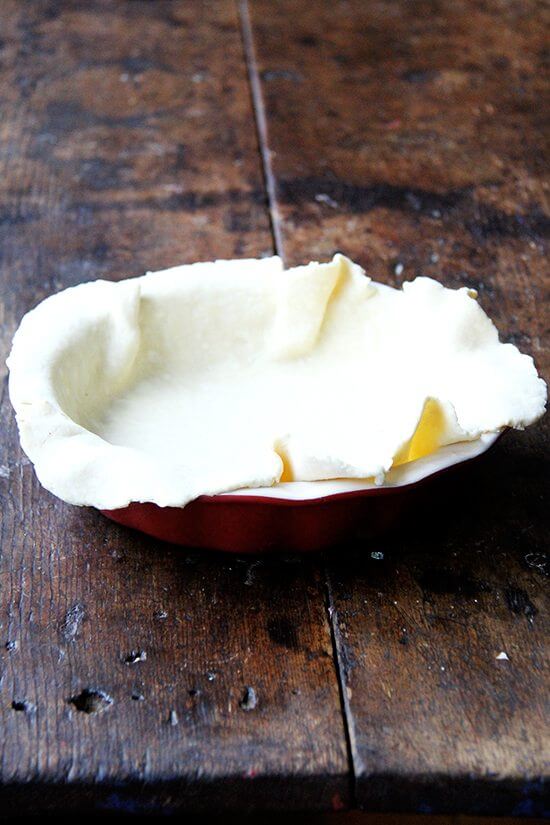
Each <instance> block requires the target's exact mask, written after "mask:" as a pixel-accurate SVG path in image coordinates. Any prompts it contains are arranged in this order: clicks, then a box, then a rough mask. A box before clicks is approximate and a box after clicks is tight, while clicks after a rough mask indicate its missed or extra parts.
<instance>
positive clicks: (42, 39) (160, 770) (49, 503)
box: [0, 0, 349, 813]
mask: <svg viewBox="0 0 550 825" xmlns="http://www.w3.org/2000/svg"><path fill="white" fill-rule="evenodd" d="M1 57H2V64H1V66H2V68H1V71H2V74H1V83H0V88H1V94H2V115H3V116H2V122H1V124H0V131H1V140H0V152H1V160H0V193H1V194H0V198H1V199H0V233H1V249H2V267H1V278H2V281H1V284H2V285H1V301H0V312H1V313H2V318H1V320H2V326H1V354H0V364H2V365H3V364H4V360H5V356H6V355H7V352H8V350H9V346H10V341H11V336H12V334H13V332H14V330H15V327H16V325H17V323H18V321H19V319H20V317H21V316H22V314H23V313H24V312H25V311H26V310H28V309H30V308H31V307H32V306H33V305H35V304H36V303H37V302H38V301H39V300H40V299H41V298H43V297H44V296H46V295H47V294H49V293H51V292H52V291H55V290H57V289H60V288H62V287H66V286H69V285H72V284H76V283H78V282H80V281H82V280H86V279H92V278H96V277H103V278H107V279H118V278H122V277H128V276H131V275H137V274H141V273H142V272H143V271H144V270H145V269H146V268H151V269H156V268H161V267H164V266H168V265H172V264H175V263H179V262H185V261H192V260H196V259H211V258H214V257H234V256H246V255H249V256H250V255H261V254H265V253H271V251H272V241H271V234H270V229H269V220H268V215H267V211H266V207H265V194H264V188H263V184H262V178H261V168H260V162H259V155H258V150H257V144H256V137H255V130H254V120H253V114H252V109H251V104H250V97H249V89H248V83H247V76H246V67H245V62H244V58H243V51H242V45H241V36H240V31H239V22H238V16H237V13H236V9H235V7H234V4H233V3H232V2H229V0H219V2H216V3H215V4H201V3H193V4H188V3H185V2H179V1H178V2H163V1H162V0H160V1H159V2H155V3H147V2H139V0H137V1H136V0H132V2H130V0H128V2H121V0H116V1H115V0H112V1H111V2H109V0H94V2H89V3H86V4H82V3H79V2H76V0H75V2H70V0H66V2H61V3H57V2H56V3H50V2H45V1H44V2H42V0H39V2H15V1H14V2H11V0H6V2H4V3H3V4H2V55H1ZM0 369H1V370H2V373H1V378H2V413H1V422H2V423H1V428H2V429H1V432H2V437H1V441H0V495H1V501H2V503H1V560H0V565H1V566H0V584H1V595H0V599H1V605H0V628H1V636H0V639H1V641H2V647H1V652H0V661H1V665H0V667H1V671H0V673H1V691H0V719H1V721H0V724H1V729H2V735H1V736H0V750H1V761H0V781H1V788H0V799H1V802H0V807H1V808H2V812H3V813H8V812H15V811H17V812H19V811H20V810H23V809H31V810H33V811H34V812H35V813H36V812H37V811H38V810H43V809H45V808H47V809H55V808H56V807H59V806H61V807H62V808H63V809H64V810H68V809H71V810H73V809H76V808H81V807H87V808H88V809H90V808H93V807H95V806H99V807H100V808H102V809H103V810H108V809H112V810H115V811H120V810H123V811H136V810H145V811H152V810H157V809H162V810H165V811H173V810H176V809H178V808H186V809H187V808H201V807H202V808H209V809H212V808H219V807H225V808H232V807H233V808H239V809H243V808H247V807H250V806H254V805H260V804H270V805H271V806H272V807H279V808H285V807H287V808H292V807H301V808H305V807H307V808H317V807H330V806H331V805H335V806H339V805H344V804H346V803H347V801H348V792H349V789H348V759H347V753H346V742H345V737H344V729H343V722H342V714H341V708H340V700H339V693H338V682H337V678H336V672H335V666H334V662H333V656H332V645H331V635H330V627H329V624H328V621H327V617H326V610H325V603H324V593H325V590H324V581H323V579H322V577H321V575H320V572H319V569H318V563H316V562H314V561H304V562H302V561H298V560H293V559H283V560H280V561H273V562H267V561H266V562H259V561H257V562H256V561H252V562H251V561H250V560H248V561H247V562H246V563H245V562H242V561H240V560H239V559H232V558H227V557H223V558H221V557H218V556H215V555H212V554H206V553H203V554H199V553H195V554H193V553H187V552H185V551H183V550H181V549H178V548H172V547H169V546H163V545H161V544H160V543H158V542H155V541H153V540H149V539H147V538H145V537H140V536H139V535H138V534H135V533H132V532H130V531H126V530H124V529H122V528H119V527H117V526H115V525H114V524H112V523H110V522H108V521H107V520H106V519H104V518H103V517H102V516H100V515H99V514H98V513H95V512H94V511H92V510H87V509H82V510H79V509H76V508H73V507H69V506H65V505H64V504H62V503H61V502H59V501H57V500H56V499H54V498H53V497H52V496H50V495H49V494H48V493H46V492H45V491H44V490H42V489H41V487H40V485H39V484H38V482H37V481H36V479H35V477H34V473H33V470H32V467H31V466H30V465H29V462H28V461H27V460H26V459H25V458H24V457H23V456H22V454H21V452H20V451H19V448H18V438H17V434H16V429H15V424H14V421H13V417H12V413H11V408H10V405H9V401H8V397H7V376H6V370H5V368H4V366H1V367H0Z"/></svg>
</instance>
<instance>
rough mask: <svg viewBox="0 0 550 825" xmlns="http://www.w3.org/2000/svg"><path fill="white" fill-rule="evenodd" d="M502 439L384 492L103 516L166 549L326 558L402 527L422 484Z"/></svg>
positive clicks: (312, 485)
mask: <svg viewBox="0 0 550 825" xmlns="http://www.w3.org/2000/svg"><path fill="white" fill-rule="evenodd" d="M497 438H498V435H495V434H491V435H488V436H482V438H481V439H479V440H478V441H476V442H469V443H463V444H455V445H452V446H450V447H445V448H443V449H441V450H438V452H437V453H436V454H434V455H432V456H427V457H426V458H423V459H419V460H418V461H415V462H412V463H411V464H407V465H402V466H401V467H398V468H395V469H394V470H392V471H391V472H390V473H389V474H388V477H387V480H386V482H385V484H384V485H383V486H379V487H377V486H376V485H374V484H372V483H370V482H368V481H365V480H351V479H349V480H344V479H342V480H336V481H315V482H298V483H286V484H279V485H277V486H276V487H271V488H262V489H258V490H240V491H236V492H232V493H224V494H222V495H217V496H201V497H200V498H198V499H196V500H195V501H192V502H191V503H190V504H188V505H187V506H186V507H159V506H157V505H156V504H151V503H147V502H145V503H139V502H134V503H132V504H130V505H129V506H128V507H124V508H122V509H120V510H104V511H103V513H104V514H105V515H106V516H107V517H108V518H110V519H112V520H113V521H116V522H118V523H119V524H123V525H125V526H127V527H133V528H135V529H137V530H141V531H142V532H143V533H147V534H148V535H150V536H154V537H155V538H157V539H162V540H163V541H169V542H172V543H174V544H182V545H186V546H188V547H203V548H209V549H212V550H222V551H226V552H230V553H269V552H275V551H281V550H284V551H285V552H291V553H296V552H298V553H302V552H310V551H314V550H324V549H326V548H328V547H331V546H334V545H335V544H337V543H338V542H340V541H343V540H345V539H346V538H349V537H350V536H353V535H354V534H357V532H358V531H360V532H361V534H362V535H372V536H374V535H380V534H382V533H384V532H385V531H386V530H388V529H389V528H391V527H394V526H396V525H397V524H398V523H399V522H400V520H401V518H402V517H403V514H404V512H405V511H406V510H407V509H409V507H410V506H411V504H413V503H414V501H415V494H416V492H417V489H418V488H419V487H420V486H422V487H423V486H424V485H423V484H422V482H424V481H426V480H428V479H430V478H433V477H434V476H436V475H438V474H440V473H441V472H443V471H446V470H449V469H450V468H451V467H456V466H457V465H459V464H462V463H463V462H465V461H469V460H472V459H474V458H476V457H478V456H480V455H482V454H483V453H484V452H486V451H487V450H488V449H489V447H490V446H492V444H494V442H495V441H496V440H497Z"/></svg>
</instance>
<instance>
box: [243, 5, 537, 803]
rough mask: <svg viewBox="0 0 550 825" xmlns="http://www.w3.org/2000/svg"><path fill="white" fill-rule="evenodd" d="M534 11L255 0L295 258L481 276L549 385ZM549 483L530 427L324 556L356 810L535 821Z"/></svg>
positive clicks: (278, 192)
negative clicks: (364, 537) (344, 257)
mask: <svg viewBox="0 0 550 825" xmlns="http://www.w3.org/2000/svg"><path fill="white" fill-rule="evenodd" d="M546 12H547V9H545V8H544V7H543V5H542V4H540V3H538V2H536V1H535V0H530V1H529V2H524V3H521V4H516V3H502V2H497V0H488V1H487V2H484V3H478V2H473V0H472V1H470V0H461V2H456V3H443V2H438V0H423V1H422V2H418V3H408V2H405V0H403V2H384V1H382V2H377V3H363V2H361V1H360V0H335V2H332V0H331V2H324V0H316V1H315V2H312V3H309V4H307V5H304V4H303V3H301V2H299V0H282V2H281V3H277V4H272V3H269V2H268V0H255V2H253V3H251V4H250V15H251V28H252V31H253V39H254V49H255V54H254V60H255V70H256V72H257V75H258V78H259V82H260V84H261V96H262V104H263V108H264V112H265V123H264V133H265V135H266V140H267V151H266V152H265V153H264V156H265V158H266V170H267V173H268V176H269V178H270V179H271V182H272V187H271V188H272V191H273V192H274V198H273V200H272V203H271V211H272V216H273V220H274V222H275V223H276V224H277V227H278V234H279V236H280V238H281V251H282V252H283V254H284V256H285V259H286V260H287V261H288V262H290V263H302V262H304V261H308V260H310V259H311V258H319V259H326V258H327V257H328V256H330V255H332V254H333V252H335V251H336V250H341V251H343V252H345V253H347V254H349V255H350V256H351V257H353V258H354V259H356V260H359V261H360V262H361V263H362V264H363V265H364V266H365V267H366V269H367V272H368V274H370V275H372V276H373V277H375V278H377V279H379V280H382V281H385V282H387V283H390V284H394V285H398V284H400V283H401V282H402V281H403V280H406V279H410V278H413V277H415V276H416V275H418V274H424V275H431V276H433V277H436V278H438V279H440V280H442V281H443V282H444V283H446V284H447V285H448V286H457V285H459V284H464V283H466V284H468V285H470V286H474V287H475V288H476V289H477V290H478V291H479V295H480V300H481V303H482V305H483V306H484V307H485V309H486V310H487V311H488V312H489V313H490V314H491V316H492V317H493V318H494V319H495V321H496V322H497V324H498V326H499V328H500V329H501V330H502V332H503V336H504V338H505V339H506V340H510V341H513V342H514V343H517V344H518V345H519V346H520V347H521V348H522V349H524V350H526V351H528V352H530V353H531V354H533V355H534V356H535V358H536V360H537V363H538V365H539V367H540V368H541V369H542V371H543V373H544V374H545V375H546V377H547V378H548V377H549V374H550V370H549V368H550V362H549V360H548V350H547V349H546V350H545V349H544V346H543V336H544V333H545V332H546V331H547V329H548V322H549V315H548V307H549V304H548V286H549V279H548V266H547V263H546V257H545V255H546V253H547V238H548V229H549V221H548V214H547V192H548V178H547V177H546V175H545V172H546V169H547V166H546V165H545V160H546V158H547V151H546V150H547V142H546V138H545V132H544V128H543V123H544V115H545V111H544V99H545V98H544V93H545V90H547V87H548V73H547V71H546V70H545V65H544V60H545V38H546V32H547V28H546V27H545V22H547V18H546ZM549 478H550V474H549V472H548V424H547V423H546V424H545V423H541V424H539V425H538V426H536V427H533V428H532V429H531V430H529V432H528V433H519V434H518V433H514V434H509V435H507V436H506V438H504V439H503V440H502V442H501V443H500V444H499V445H498V446H497V447H496V448H495V450H494V453H493V455H491V456H490V458H488V460H487V461H486V462H485V463H480V464H479V465H478V466H477V467H475V468H471V469H470V468H468V469H467V470H466V469H465V471H464V475H463V478H462V479H461V480H460V481H459V482H458V481H457V482H455V483H450V482H445V483H442V484H441V485H439V489H438V488H434V489H432V491H431V493H430V495H429V496H428V497H427V499H426V501H425V502H424V503H423V505H422V506H420V505H419V508H418V511H417V512H416V513H415V514H414V517H413V518H411V520H410V523H407V524H403V525H402V528H401V530H400V532H399V533H398V534H396V535H395V536H394V537H393V538H392V539H391V540H388V541H387V542H385V543H383V544H377V545H376V546H374V545H372V544H369V543H368V542H367V541H364V542H362V541H360V540H358V541H357V543H356V545H355V546H353V547H348V548H342V549H341V551H340V552H338V553H336V554H333V555H332V556H331V557H330V558H329V560H328V572H329V582H330V593H331V603H330V608H331V610H332V617H333V623H334V633H335V637H336V641H337V647H338V656H339V663H340V667H341V674H342V681H343V687H344V695H345V704H346V717H347V724H348V732H349V738H350V743H351V750H352V755H353V767H354V773H355V778H356V793H357V799H358V802H359V803H360V804H361V805H362V806H364V807H365V808H367V809H369V810H390V811H391V810H394V811H395V810H403V811H418V812H434V811H440V812H459V813H472V814H479V813H493V814H495V813H501V814H502V813H515V814H526V815H537V814H539V815H542V813H543V812H544V810H545V805H546V800H547V797H546V798H545V784H544V780H545V777H546V776H547V763H546V762H545V757H546V756H547V750H546V751H545V748H546V747H547V746H546V743H547V741H548V725H547V718H548V715H547V711H548V706H547V699H546V697H547V694H548V674H547V671H545V666H546V664H547V659H546V656H547V649H546V648H545V639H547V635H546V634H547V632H548V623H547V615H548V614H547V610H548V602H547V599H546V598H545V578H544V576H545V574H546V575H547V573H548V556H547V541H548V492H549V491H548V482H549ZM371 554H374V556H373V555H371ZM502 652H504V653H505V654H506V655H507V657H508V658H507V659H505V658H502V657H501V658H500V659H499V658H497V657H498V656H499V654H502Z"/></svg>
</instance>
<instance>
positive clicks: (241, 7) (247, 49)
mask: <svg viewBox="0 0 550 825" xmlns="http://www.w3.org/2000/svg"><path fill="white" fill-rule="evenodd" d="M237 9H238V14H239V20H240V27H241V37H242V44H243V53H244V59H245V65H246V71H247V76H248V85H249V89H250V98H251V101H252V111H253V114H254V124H255V129H256V139H257V143H258V152H259V155H260V159H261V169H262V177H263V181H264V186H265V191H266V194H267V208H268V214H269V224H270V228H271V236H272V239H273V248H274V250H275V253H276V254H277V255H279V256H280V257H281V258H282V260H283V262H284V260H285V256H284V246H283V234H282V229H281V216H280V214H279V209H278V206H277V189H276V183H275V175H274V173H273V166H272V164H271V154H270V151H269V145H268V132H267V118H266V112H265V106H264V100H263V95H262V87H261V80H260V73H259V71H258V62H257V59H256V52H255V49H254V35H253V31H252V23H251V20H250V11H249V7H248V0H237ZM321 569H322V572H323V578H324V586H325V611H326V617H327V622H328V626H329V629H330V638H331V643H332V658H333V662H334V669H335V671H336V679H337V681H338V692H339V696H340V708H341V712H342V727H343V729H344V736H345V740H346V752H347V759H348V765H349V782H350V803H351V808H352V809H353V808H356V807H357V805H356V798H357V794H356V784H357V782H356V763H355V758H356V749H355V748H354V746H353V741H354V738H352V724H353V719H352V716H351V710H350V707H349V700H348V696H347V687H346V678H345V673H344V669H343V664H342V657H341V652H340V651H341V646H342V638H341V633H340V628H339V627H338V619H337V613H336V608H335V606H334V598H333V593H332V586H331V583H330V576H329V573H328V569H327V567H326V565H323V566H322V568H321Z"/></svg>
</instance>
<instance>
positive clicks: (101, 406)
mask: <svg viewBox="0 0 550 825" xmlns="http://www.w3.org/2000/svg"><path fill="white" fill-rule="evenodd" d="M475 298H476V296H475V293H474V292H472V291H471V290H468V289H465V288H464V289H459V290H451V289H446V288H445V287H443V286H442V285H441V284H439V283H437V282H436V281H433V280H431V279H430V278H417V279H416V280H415V281H413V282H411V283H406V284H404V286H403V289H402V290H395V289H391V288H389V287H387V286H383V285H381V284H376V283H373V282H372V281H371V280H370V279H369V278H367V277H365V274H364V272H363V271H362V270H361V269H360V268H359V267H358V266H357V265H355V264H353V263H352V262H351V261H350V260H348V259H347V258H345V257H343V256H342V255H336V256H335V258H334V259H333V261H331V262H330V263H326V264H318V263H311V264H309V265H308V266H303V267H298V268H296V269H291V270H288V271H284V270H283V266H282V263H281V261H280V259H279V258H269V259H263V260H244V261H242V260H241V261H216V262H215V263H201V264H194V265H192V266H179V267H174V268H172V269H168V270H165V271H163V272H156V273H148V274H147V275H145V276H143V277H141V278H134V279H130V280H126V281H121V282H119V283H110V282H105V281H95V282H92V283H87V284H82V285H80V286H77V287H74V288H72V289H67V290H65V291H64V292H61V293H59V294H57V295H54V296H52V297H50V298H48V299H47V300H45V301H43V302H42V303H41V304H40V305H39V306H38V307H37V308H36V309H34V310H33V311H32V312H30V313H28V314H27V315H26V316H25V317H24V319H23V321H22V322H21V326H20V328H19V330H18V331H17V333H16V336H15V339H14V344H13V350H12V353H11V355H10V358H9V361H8V366H9V368H10V371H11V376H10V395H11V399H12V402H13V405H14V407H15V410H16V413H17V421H18V425H19V430H20V435H21V443H22V446H23V449H24V450H25V452H26V453H27V454H28V456H29V458H30V459H31V460H32V461H33V462H34V464H35V467H36V472H37V474H38V477H39V479H40V481H41V482H42V484H43V485H44V486H45V487H46V488H47V489H48V490H50V491H51V492H53V493H55V495H57V496H59V497H60V498H62V499H64V500H65V501H68V502H71V503H72V504H88V505H94V506H96V507H99V508H101V509H116V508H119V507H124V506H126V505H127V504H128V503H129V502H131V501H151V502H155V503H156V504H159V505H161V506H168V505H172V506H183V505H185V504H186V503H187V502H189V501H191V500H192V499H194V498H196V497H197V496H199V495H201V494H215V493H220V492H223V491H228V490H235V489H238V488H243V487H264V486H271V485H274V484H277V482H279V481H294V480H297V481H299V480H302V481H303V480H320V479H331V478H371V477H373V478H375V479H376V481H377V483H383V481H384V477H385V474H386V472H387V471H388V470H389V469H390V468H391V467H392V465H396V464H399V463H403V462H408V461H413V460H415V459H417V458H419V457H421V456H424V455H427V454H429V453H431V452H433V451H435V450H437V449H438V447H440V446H443V445H446V444H452V443H455V442H460V441H467V440H472V439H477V438H478V437H479V436H480V435H481V434H482V433H488V432H495V431H497V430H499V429H501V428H503V427H506V426H508V427H517V428H522V427H524V426H526V425H527V424H530V423H531V422H533V421H535V420H536V419H537V418H539V417H540V416H541V415H542V413H543V411H544V404H545V398H546V387H545V384H544V382H543V381H542V380H541V379H540V378H538V376H537V372H536V369H535V367H534V364H533V360H532V358H530V357H529V356H527V355H522V354H520V352H519V351H518V350H517V349H516V347H515V346H513V345H512V344H502V343H500V342H499V340H498V332H497V330H496V328H495V327H494V325H493V323H492V322H491V321H490V320H489V318H488V317H487V316H486V315H485V313H484V312H483V310H482V309H481V308H480V306H479V305H478V303H477V301H476V300H475Z"/></svg>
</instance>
